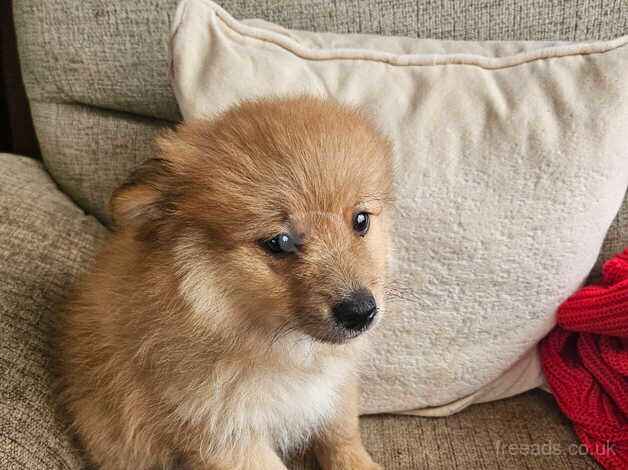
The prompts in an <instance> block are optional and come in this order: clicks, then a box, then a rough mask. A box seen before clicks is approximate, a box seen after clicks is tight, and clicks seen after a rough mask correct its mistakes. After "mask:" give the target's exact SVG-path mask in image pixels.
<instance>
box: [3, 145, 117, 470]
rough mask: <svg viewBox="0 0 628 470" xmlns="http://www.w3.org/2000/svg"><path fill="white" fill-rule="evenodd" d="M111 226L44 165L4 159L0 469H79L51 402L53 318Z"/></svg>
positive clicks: (7, 156)
mask: <svg viewBox="0 0 628 470" xmlns="http://www.w3.org/2000/svg"><path fill="white" fill-rule="evenodd" d="M105 234H106V229H105V228H104V227H103V226H102V225H101V224H100V223H99V222H97V221H96V219H94V218H93V217H90V216H86V215H85V214H84V213H83V211H82V210H81V209H79V208H78V207H77V206H76V205H75V204H74V203H73V202H72V201H71V200H70V199H69V198H68V197H67V196H66V195H65V194H64V193H62V192H61V191H60V190H59V189H58V188H57V187H56V186H55V184H54V182H53V181H52V179H51V178H50V177H49V176H48V174H47V173H46V171H45V169H44V168H43V167H42V165H41V164H40V163H39V162H38V161H37V160H33V159H30V158H27V157H20V156H16V155H10V154H0V338H1V340H0V468H3V469H8V468H16V469H17V468H20V469H21V468H28V469H51V468H80V467H81V466H82V465H81V459H80V455H79V452H77V451H75V450H74V448H75V444H74V443H73V442H72V439H71V437H69V435H68V434H67V433H66V432H65V428H66V425H64V423H63V421H62V420H59V419H58V417H57V415H56V413H55V407H54V406H53V405H52V400H51V398H50V389H51V386H50V385H51V381H52V380H53V377H51V371H50V369H51V360H50V356H51V351H50V345H49V335H48V331H47V327H46V325H47V322H46V319H47V318H49V317H50V316H51V315H54V314H55V310H56V308H57V306H58V305H59V302H60V301H62V299H63V297H64V294H65V293H66V292H67V291H68V288H69V286H70V285H71V284H72V282H73V280H74V279H75V278H76V276H77V275H78V274H79V273H80V271H81V270H82V268H83V267H84V266H85V263H86V262H88V261H89V260H90V259H91V258H92V256H93V253H94V251H95V247H96V245H97V244H98V243H99V241H100V240H101V239H102V238H103V236H105Z"/></svg>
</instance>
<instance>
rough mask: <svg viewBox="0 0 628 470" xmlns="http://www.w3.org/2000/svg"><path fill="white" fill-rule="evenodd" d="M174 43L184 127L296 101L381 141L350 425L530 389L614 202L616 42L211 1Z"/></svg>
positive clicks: (196, 7)
mask: <svg viewBox="0 0 628 470" xmlns="http://www.w3.org/2000/svg"><path fill="white" fill-rule="evenodd" d="M173 31H174V34H173V38H172V41H171V44H172V57H173V58H172V63H173V65H172V73H173V76H174V89H175V93H176V95H177V98H178V102H179V106H180V108H181V112H182V114H183V116H184V118H185V119H191V118H198V117H211V116H212V115H214V114H216V110H221V109H226V108H229V107H230V106H233V105H234V104H236V103H238V102H239V101H241V100H244V99H252V98H256V97H267V96H274V95H279V96H284V95H296V94H300V93H306V94H313V95H318V96H330V97H334V98H337V99H340V100H341V101H345V102H348V103H352V104H356V105H360V106H361V107H362V108H363V109H365V110H366V111H367V112H368V113H369V114H371V115H372V117H373V118H374V119H375V121H376V123H377V124H379V126H380V127H381V128H382V129H383V130H384V132H385V134H387V135H388V136H389V137H390V138H391V140H392V143H393V146H394V147H395V149H396V156H397V161H396V164H395V168H396V173H397V175H396V180H395V191H394V195H395V203H394V206H395V211H396V214H395V220H396V223H395V225H394V228H393V230H392V241H393V244H394V256H393V262H392V264H393V270H392V271H393V272H392V280H391V283H390V284H391V291H392V293H393V295H396V296H397V298H394V299H393V300H394V301H392V302H390V303H389V304H390V307H391V308H389V312H390V315H389V318H388V320H387V321H384V322H383V326H382V327H381V328H380V329H379V330H378V331H377V333H376V334H374V335H373V341H374V344H375V349H374V352H373V354H372V355H370V361H368V362H367V366H366V367H367V368H366V370H365V373H364V381H363V382H364V387H363V388H364V393H363V406H362V410H363V412H366V413H374V412H399V411H406V410H411V409H424V408H427V409H426V410H425V412H426V413H429V414H430V415H433V414H446V413H451V412H455V411H457V410H459V409H461V408H462V407H464V406H466V405H468V404H469V403H472V402H477V401H478V400H489V399H496V398H503V397H504V396H508V395H511V394H513V393H519V392H521V391H522V390H526V389H529V388H532V387H535V386H538V385H540V384H541V383H542V382H541V376H540V373H539V372H540V370H539V367H538V357H537V356H536V355H535V354H530V352H535V351H536V343H537V341H539V340H540V339H541V338H542V337H543V336H544V335H545V334H546V333H547V332H548V331H549V329H550V328H551V327H552V326H553V324H554V318H555V309H556V307H557V306H558V305H559V304H560V302H561V301H562V300H564V299H565V298H566V297H567V296H568V295H570V294H571V293H572V292H573V291H575V290H576V289H577V287H578V286H579V285H580V283H582V281H583V280H584V279H585V278H586V277H587V275H588V273H589V271H590V270H591V268H592V267H593V265H594V263H595V260H596V258H597V255H598V253H599V250H600V247H601V245H602V241H603V239H604V235H605V234H606V231H607V229H608V227H609V225H610V224H611V222H612V220H613V217H615V214H616V213H617V211H618V209H619V207H620V206H621V202H622V200H623V198H624V194H625V192H626V186H627V184H628V140H627V139H626V135H625V129H626V128H627V127H628V81H627V80H626V76H627V74H628V36H625V37H622V38H618V39H615V40H611V41H606V42H597V43H596V42H593V43H573V44H565V43H557V44H551V43H541V44H537V43H517V42H510V43H509V42H499V43H481V42H475V43H468V42H467V43H463V42H451V41H449V42H445V41H425V40H418V39H409V38H400V37H387V36H367V35H336V34H329V33H327V34H318V33H306V32H299V31H295V30H284V29H281V28H279V27H277V26H275V25H273V24H269V23H265V22H261V21H250V22H239V21H237V20H235V19H233V18H232V17H231V16H230V15H229V14H228V13H227V12H226V11H225V10H223V9H222V8H220V7H219V6H218V5H217V4H215V3H214V2H211V1H209V0H184V1H182V2H181V3H180V5H179V8H178V11H177V17H176V18H175V22H174V25H173ZM522 358H524V359H525V362H524V363H522V362H521V359H522ZM515 363H516V364H517V366H516V368H515V370H514V371H513V370H511V367H512V366H513V364H515ZM522 377H523V378H522ZM417 412H421V411H420V410H417Z"/></svg>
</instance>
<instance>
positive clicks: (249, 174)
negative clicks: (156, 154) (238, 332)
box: [112, 98, 391, 342]
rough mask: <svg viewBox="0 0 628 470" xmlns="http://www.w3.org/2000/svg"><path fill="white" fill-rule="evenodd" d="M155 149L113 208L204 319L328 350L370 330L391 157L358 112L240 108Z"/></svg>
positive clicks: (319, 103)
mask: <svg viewBox="0 0 628 470" xmlns="http://www.w3.org/2000/svg"><path fill="white" fill-rule="evenodd" d="M159 147H160V150H161V159H159V160H153V161H150V162H148V163H147V164H145V165H144V166H143V167H142V168H140V170H139V171H138V172H137V173H136V175H135V176H134V177H133V178H132V179H131V180H130V181H129V183H127V184H126V185H124V186H123V187H122V188H120V189H119V190H118V191H117V192H116V194H115V195H114V198H113V200H112V210H113V214H114V217H115V219H116V222H117V224H118V226H119V227H120V228H121V229H123V230H124V229H128V230H132V231H134V232H135V237H136V238H137V239H138V240H140V241H141V242H142V243H145V244H147V245H148V246H151V247H153V249H158V250H162V251H164V250H165V251H168V252H170V253H172V256H173V260H174V271H175V275H176V277H177V279H178V282H179V283H180V287H179V290H180V291H181V293H182V295H183V296H184V297H185V298H187V299H188V300H189V301H190V302H191V303H192V304H194V305H193V307H194V308H195V309H196V310H197V311H199V313H201V315H203V314H205V313H204V310H206V312H207V313H206V314H207V315H208V316H212V315H223V314H225V315H229V316H231V317H235V318H231V320H236V321H237V322H238V325H240V327H241V328H251V327H255V326H259V327H261V328H263V329H264V330H265V331H267V332H269V333H271V334H273V332H274V334H275V335H280V334H282V333H283V332H286V331H291V330H298V331H300V332H302V333H305V334H307V335H309V336H311V337H313V338H316V339H318V340H321V341H327V342H344V341H347V340H349V339H351V338H353V337H355V336H358V335H359V334H360V333H361V332H363V331H365V330H366V329H368V328H369V326H370V325H372V324H373V322H374V321H375V319H376V318H377V317H378V314H379V313H380V312H381V304H382V296H383V283H384V277H385V272H386V266H385V258H386V228H387V224H388V222H387V201H388V198H389V192H390V188H391V154H390V153H391V152H390V149H389V146H388V144H387V142H386V141H385V140H384V139H383V138H382V137H380V135H379V134H378V132H377V131H376V130H375V128H374V127H373V126H372V124H371V123H370V121H369V120H368V119H366V118H365V117H364V116H363V115H362V114H361V113H359V112H358V111H356V110H354V109H351V108H348V107H345V106H343V105H340V104H338V103H335V102H331V101H323V100H319V99H314V98H296V99H283V100H262V101H254V102H245V103H243V104H241V105H239V106H237V107H235V108H233V109H231V110H229V111H227V112H226V113H224V114H222V115H221V116H220V117H218V118H217V119H214V120H211V121H209V120H199V121H192V122H188V123H185V124H182V125H181V126H179V127H178V128H177V130H176V131H172V132H169V133H167V134H166V135H165V136H164V137H163V138H161V139H160V141H159ZM218 304H220V305H222V306H226V305H228V308H226V310H228V312H218V313H216V312H215V311H214V310H215V307H216V305H218ZM212 309H213V310H212ZM209 312H212V313H211V314H210V313H209ZM223 320H224V319H223ZM209 321H211V319H209Z"/></svg>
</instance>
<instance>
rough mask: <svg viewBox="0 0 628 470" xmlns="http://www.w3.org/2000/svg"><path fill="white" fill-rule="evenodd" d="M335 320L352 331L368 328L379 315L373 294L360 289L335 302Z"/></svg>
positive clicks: (333, 310) (333, 313)
mask: <svg viewBox="0 0 628 470" xmlns="http://www.w3.org/2000/svg"><path fill="white" fill-rule="evenodd" d="M331 312H332V315H333V317H334V320H335V321H336V322H337V323H338V324H340V325H341V326H342V327H343V328H345V329H346V330H349V331H351V332H356V331H362V330H365V329H366V328H368V326H369V325H370V324H371V323H372V322H373V320H374V319H375V316H376V315H377V305H376V303H375V298H374V297H373V294H371V292H370V291H369V290H367V289H359V290H355V291H352V292H350V293H349V294H348V295H345V296H343V297H342V299H341V300H340V301H339V302H337V303H336V304H334V305H333V306H332V308H331Z"/></svg>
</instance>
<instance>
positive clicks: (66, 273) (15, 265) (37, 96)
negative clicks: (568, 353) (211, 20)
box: [0, 0, 628, 469]
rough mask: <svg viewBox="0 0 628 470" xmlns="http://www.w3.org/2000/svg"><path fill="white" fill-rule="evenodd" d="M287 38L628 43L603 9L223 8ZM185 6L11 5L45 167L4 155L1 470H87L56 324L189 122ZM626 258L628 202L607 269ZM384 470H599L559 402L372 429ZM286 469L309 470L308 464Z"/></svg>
mask: <svg viewBox="0 0 628 470" xmlns="http://www.w3.org/2000/svg"><path fill="white" fill-rule="evenodd" d="M220 3H221V5H222V6H224V7H225V8H226V9H227V10H229V11H230V12H232V13H233V14H234V16H236V17H237V18H253V17H255V18H263V19H266V20H269V21H273V22H276V23H279V24H281V25H283V26H285V27H289V28H299V29H307V30H316V31H334V32H364V33H374V34H388V35H406V36H414V37H430V38H439V39H458V40H506V39H508V40H550V39H551V40H584V39H608V38H613V37H617V36H620V35H624V34H627V33H628V4H627V3H626V2H625V1H622V0H618V1H608V0H578V1H570V0H552V1H549V0H481V1H476V2H469V1H466V0H399V1H395V0H313V1H307V0H265V1H253V0H252V1H245V0H223V1H221V2H220ZM175 6H176V0H117V1H112V0H17V1H14V2H13V16H14V23H15V29H16V35H17V43H18V50H19V59H20V62H21V70H22V76H23V81H24V85H25V88H26V92H27V96H28V101H29V105H30V110H31V113H32V119H33V123H34V127H35V130H36V135H37V140H38V142H39V146H40V149H41V155H42V157H41V159H35V158H29V157H26V156H20V155H14V154H6V153H5V154H0V332H1V334H0V468H2V469H78V468H84V467H86V466H88V465H89V463H88V462H87V460H86V459H85V457H84V455H83V452H82V450H81V446H80V443H79V442H78V441H77V440H76V438H75V436H73V435H72V432H71V430H70V429H69V428H68V424H67V421H66V420H65V419H64V418H63V415H62V412H60V410H58V409H57V407H56V406H55V403H54V397H53V396H52V394H51V389H52V384H53V383H54V380H55V378H54V372H53V371H52V359H51V358H52V354H53V351H52V348H51V346H50V334H49V327H48V324H49V322H48V319H50V318H52V317H53V316H54V315H55V312H56V311H57V309H58V307H59V305H60V304H61V303H62V302H63V300H64V298H65V297H66V296H67V295H68V293H69V292H70V291H71V289H72V285H73V283H74V281H75V279H76V278H77V276H79V275H80V273H81V271H82V270H83V269H85V266H86V265H87V264H88V263H89V262H90V260H91V259H92V258H93V256H94V254H95V252H96V250H97V247H98V245H99V244H100V243H101V242H102V241H103V239H104V238H105V237H106V236H107V232H108V228H109V227H110V224H111V219H110V216H109V214H108V210H107V202H108V199H109V197H110V195H111V193H112V192H113V190H114V189H115V188H116V187H117V186H118V185H119V184H120V183H122V182H123V181H124V180H125V178H126V177H127V176H128V174H129V173H130V172H131V171H132V170H133V168H135V167H136V166H137V165H138V164H139V163H141V162H142V161H143V160H145V159H147V158H150V157H152V156H154V152H155V151H154V148H153V140H154V138H155V136H157V135H159V133H160V132H162V131H163V129H165V128H168V127H171V126H173V125H174V124H175V123H176V122H177V121H179V120H180V114H179V111H178V109H177V105H176V101H175V99H174V95H173V92H172V90H171V88H170V84H169V81H168V67H169V64H168V57H167V46H168V37H169V32H170V26H169V25H170V22H171V20H172V16H173V13H174V10H175ZM626 245H628V200H625V201H624V204H623V207H622V209H621V211H620V213H619V214H618V215H617V217H616V219H615V221H614V222H613V225H612V226H611V227H610V229H609V232H608V235H607V238H606V241H605V243H604V247H603V249H602V252H601V253H600V259H599V262H598V264H597V265H596V268H595V269H594V271H593V272H592V276H593V277H594V276H595V275H596V273H597V272H598V271H599V267H600V264H601V263H602V262H603V260H605V259H608V258H610V257H611V256H612V255H613V254H615V253H616V252H618V251H620V250H621V249H623V248H624V247H625V246H626ZM361 431H362V434H363V439H364V442H365V445H366V447H367V448H368V449H369V451H370V452H371V453H372V455H373V457H374V459H375V460H376V461H378V462H379V463H381V464H382V466H383V467H384V468H386V469H421V468H429V469H438V468H443V469H449V468H467V469H495V468H499V469H517V468H528V469H537V468H538V469H546V468H552V469H572V468H577V469H584V468H597V465H596V464H595V462H594V461H593V460H592V459H591V458H589V457H588V456H587V455H586V453H585V452H584V449H583V448H582V447H580V446H579V445H578V441H577V439H576V437H575V435H574V433H573V432H572V430H571V427H570V423H569V422H568V420H567V419H566V418H565V417H564V416H563V415H562V414H561V412H560V410H559V408H558V407H557V405H556V403H555V401H554V399H553V397H552V395H551V394H549V393H547V392H545V391H541V390H534V391H530V392H527V393H524V394H522V395H519V396H516V397H513V398H509V399H506V400H502V401H498V402H492V403H485V404H481V405H475V406H472V407H470V408H468V409H466V410H464V411H462V412H460V413H458V414H456V415H453V416H449V417H444V418H420V417H414V416H392V415H391V416H365V417H363V418H362V419H361ZM289 468H294V469H314V468H317V467H316V464H315V462H314V460H313V458H312V456H311V455H310V454H309V453H306V454H305V455H303V456H295V457H294V459H293V461H291V462H290V464H289Z"/></svg>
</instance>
